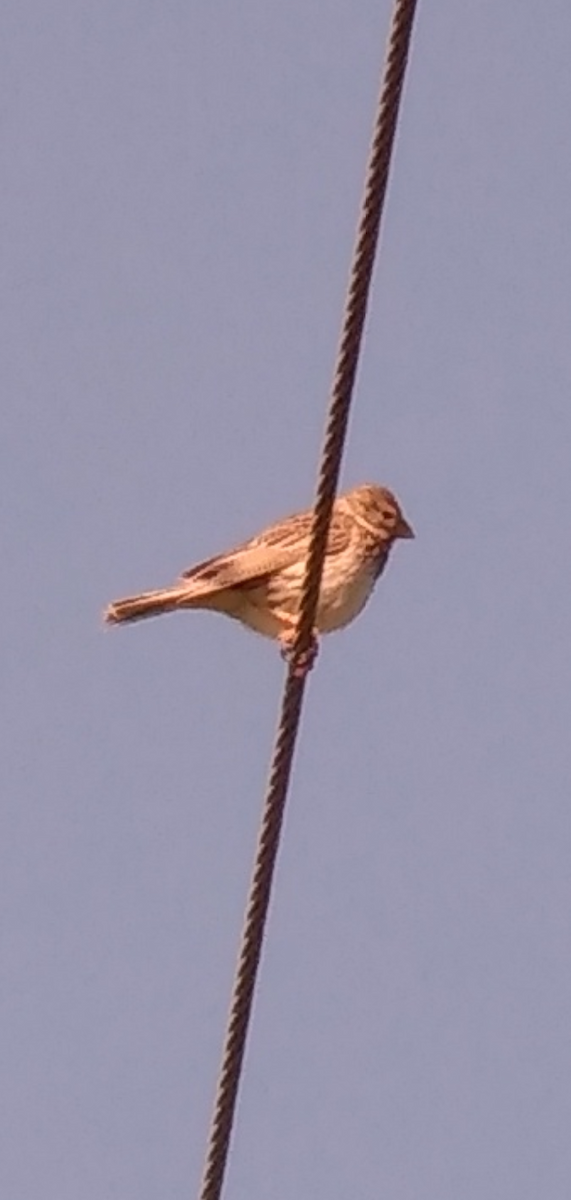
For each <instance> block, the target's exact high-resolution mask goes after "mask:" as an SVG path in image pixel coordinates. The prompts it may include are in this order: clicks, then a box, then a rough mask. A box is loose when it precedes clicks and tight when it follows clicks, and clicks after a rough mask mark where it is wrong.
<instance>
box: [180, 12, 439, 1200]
mask: <svg viewBox="0 0 571 1200" xmlns="http://www.w3.org/2000/svg"><path fill="white" fill-rule="evenodd" d="M415 10H416V0H395V4H394V8H393V16H392V23H391V31H390V35H389V42H388V48H387V57H386V63H385V70H384V74H383V82H382V88H381V94H380V98H379V104H378V110H377V117H376V122H375V128H374V134H373V141H372V145H371V151H370V155H369V163H368V167H367V176H366V182H365V194H364V198H363V203H362V207H361V216H360V220H359V228H358V233H357V241H356V245H355V250H354V254H353V263H352V267H351V274H350V279H349V286H348V292H347V300H346V305H345V313H344V318H343V327H342V332H341V339H340V343H339V349H338V354H337V362H336V366H335V375H334V378H333V387H332V392H331V400H330V406H329V413H328V418H327V426H326V431H325V439H324V445H323V450H322V455H321V465H320V470H319V479H318V485H317V492H316V499H315V508H314V514H313V525H312V533H311V541H310V546H309V550H308V556H307V563H306V569H305V578H304V583H303V591H302V599H301V607H300V617H299V623H298V629H297V634H296V640H295V644H294V647H293V650H292V654H291V660H290V664H289V669H288V673H287V677H286V682H285V688H284V693H283V699H282V705H281V711H280V718H279V723H278V730H277V734H276V741H275V746H274V753H273V757H272V764H271V768H270V776H269V780H268V786H267V791H266V797H265V802H264V808H263V814H262V822H261V827H260V833H259V838H258V846H257V852H256V859H255V865H254V871H253V876H252V881H251V885H250V894H249V898H248V904H247V908H246V916H245V922H244V930H243V934H242V941H241V945H240V951H239V955H238V964H237V969H236V977H235V982H234V989H233V994H232V999H231V1003H230V1014H229V1018H228V1027H227V1032H226V1041H225V1045H224V1050H223V1055H222V1066H221V1070H220V1075H219V1079H218V1086H217V1091H216V1097H215V1102H214V1110H213V1116H212V1124H211V1129H210V1137H209V1143H208V1148H207V1153H206V1158H205V1166H204V1173H203V1178H202V1185H201V1191H200V1200H219V1197H220V1195H221V1191H222V1185H223V1181H224V1172H225V1168H226V1161H227V1157H228V1148H229V1144H230V1137H231V1133H232V1125H233V1120H234V1112H235V1107H236V1098H237V1094H238V1086H239V1083H240V1075H241V1070H242V1062H243V1058H244V1049H245V1045H246V1038H247V1033H248V1025H249V1020H250V1013H251V1009H252V1001H253V997H254V989H255V985H256V977H257V972H258V966H259V962H260V955H261V950H262V942H263V938H264V929H265V924H266V918H267V913H268V906H269V901H270V894H271V887H272V879H273V873H274V866H275V862H276V856H277V851H278V845H279V839H280V832H281V827H282V821H283V815H284V809H285V802H286V798H287V792H288V786H289V780H290V775H291V768H292V763H293V756H294V751H295V743H296V738H297V731H298V726H299V720H300V716H301V708H302V703H303V695H304V691H305V681H306V675H305V673H304V671H303V670H300V665H301V664H303V662H304V659H306V658H307V654H308V652H309V649H310V646H311V642H312V630H313V623H314V619H315V612H316V608H317V600H318V595H319V586H320V582H321V573H322V569H323V560H324V557H325V547H326V543H327V534H328V531H329V524H330V520H331V509H332V507H333V502H334V499H335V494H336V490H337V481H338V478H339V471H340V467H341V458H342V455H343V448H344V443H345V437H346V432H347V423H348V419H349V410H350V406H351V399H352V394H353V385H354V382H355V375H356V372H357V365H358V361H359V351H360V348H361V341H362V337H363V329H364V325H365V317H366V312H367V303H368V299H369V291H370V284H371V276H372V272H373V265H374V261H375V252H376V248H377V242H378V237H379V228H380V222H381V216H382V212H383V207H384V200H385V193H386V188H387V180H388V174H389V167H390V162H391V155H392V150H393V144H394V138H395V130H396V124H397V117H398V113H399V107H400V100H401V92H402V85H403V80H404V74H405V70H406V64H407V59H408V52H409V47H410V40H411V34H412V26H413V22H414V15H415Z"/></svg>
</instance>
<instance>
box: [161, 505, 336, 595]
mask: <svg viewBox="0 0 571 1200" xmlns="http://www.w3.org/2000/svg"><path fill="white" fill-rule="evenodd" d="M312 521H313V513H312V512H304V513H296V514H294V515H293V516H291V517H286V518H285V520H284V521H280V522H278V523H277V524H275V525H272V526H270V527H269V528H268V529H266V530H264V532H263V533H260V534H258V536H257V537H254V538H251V539H250V541H248V542H243V543H242V545H241V546H236V547H235V548H234V549H233V550H229V551H228V552H227V553H226V554H218V555H215V557H214V558H207V559H205V561H204V562H200V563H197V564H196V566H194V567H189V569H188V570H187V571H183V574H182V576H181V579H184V580H185V582H187V583H188V584H189V585H191V586H189V591H190V592H191V594H192V595H193V596H200V595H207V594H208V593H211V592H217V591H220V590H222V589H225V588H232V587H240V586H241V585H243V584H251V583H252V582H253V581H254V580H258V579H259V580H260V581H261V580H262V579H264V578H266V577H267V576H268V575H272V574H273V573H274V572H275V571H281V570H283V569H284V567H288V566H290V565H291V564H292V563H294V562H297V561H301V562H303V561H304V559H305V556H306V554H307V550H308V546H309V537H310V533H311V526H312ZM350 536H351V520H350V518H349V517H348V515H347V514H346V513H343V512H337V511H335V510H334V512H333V517H332V521H331V525H330V528H329V538H328V541H327V554H328V555H329V554H338V553H340V552H342V551H343V550H344V549H346V547H347V545H348V542H349V538H350Z"/></svg>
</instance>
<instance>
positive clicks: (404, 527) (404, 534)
mask: <svg viewBox="0 0 571 1200" xmlns="http://www.w3.org/2000/svg"><path fill="white" fill-rule="evenodd" d="M395 537H398V538H413V537H414V529H412V528H411V526H410V525H409V523H408V521H405V519H404V517H401V519H400V521H399V523H398V525H397V528H396V533H395Z"/></svg>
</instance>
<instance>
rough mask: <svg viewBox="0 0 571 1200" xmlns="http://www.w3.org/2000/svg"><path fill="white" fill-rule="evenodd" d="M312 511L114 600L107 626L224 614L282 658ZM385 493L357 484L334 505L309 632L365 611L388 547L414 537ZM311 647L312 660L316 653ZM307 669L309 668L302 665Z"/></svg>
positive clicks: (290, 635)
mask: <svg viewBox="0 0 571 1200" xmlns="http://www.w3.org/2000/svg"><path fill="white" fill-rule="evenodd" d="M312 519H313V510H311V509H310V510H309V511H308V512H302V513H295V514H294V515H293V516H290V517H286V518H285V520H283V521H279V522H277V524H275V525H269V526H268V528H267V529H264V530H263V532H262V533H260V534H258V535H257V537H254V538H252V539H251V540H250V541H248V542H244V543H243V544H242V545H240V546H236V548H235V549H234V550H229V551H228V553H226V554H218V555H216V556H215V557H214V558H209V559H206V561H205V562H201V563H197V565H196V566H194V567H190V568H189V570H188V571H184V572H183V574H182V575H181V577H180V578H179V579H178V580H177V581H176V583H174V584H173V585H172V587H168V588H161V589H159V590H158V591H154V592H142V593H141V594H140V595H138V596H128V597H126V598H125V599H123V600H115V601H114V602H113V603H112V604H110V605H109V607H108V608H107V609H106V611H105V620H106V621H107V622H108V623H109V624H111V625H116V624H122V623H124V622H128V621H139V620H140V619H142V618H143V617H155V616H158V615H159V614H160V613H167V612H173V611H174V610H175V609H185V608H202V609H211V610H213V611H215V612H221V613H225V614H226V616H228V617H233V618H234V619H235V620H238V621H241V622H242V623H243V624H244V625H247V626H249V628H250V629H254V630H255V631H256V632H257V633H261V634H264V635H265V636H266V637H270V638H277V639H278V640H279V642H280V643H281V646H282V651H283V652H284V655H285V656H286V657H287V655H288V650H289V649H290V648H291V646H292V643H293V640H294V638H295V633H296V624H297V615H298V609H299V601H300V595H301V587H302V583H303V579H304V571H305V561H306V556H307V550H308V545H309V536H310V533H311V525H312ZM412 537H414V533H413V531H412V529H411V527H410V525H409V524H408V523H407V521H405V519H404V517H403V515H402V513H401V510H400V507H399V504H398V501H397V499H396V498H395V496H393V494H392V492H390V491H389V490H388V488H384V487H379V486H378V485H377V484H362V485H361V486H360V487H356V488H353V489H352V491H349V492H345V493H344V494H343V495H341V496H338V497H337V499H336V500H335V503H334V506H333V513H332V518H331V525H330V528H329V536H328V540H327V549H326V553H325V561H324V565H323V575H322V579H321V588H320V592H319V601H318V605H317V613H316V616H315V634H318V633H330V632H331V631H332V630H334V629H341V628H342V626H344V625H348V624H349V622H350V621H352V620H353V619H354V617H356V616H358V614H359V613H360V612H361V610H362V609H363V608H364V606H365V604H366V603H367V600H368V599H369V596H370V595H371V592H372V590H373V588H374V586H375V583H376V581H377V579H378V578H379V575H380V574H381V572H382V571H383V569H384V567H385V564H386V562H387V559H388V557H389V552H390V549H391V546H392V544H393V542H394V541H395V540H396V539H397V538H412ZM316 645H317V643H316V641H315V637H314V647H313V651H312V654H311V660H312V659H313V657H314V655H315V650H316ZM308 665H311V663H310V662H309V663H308V664H306V668H307V666H308Z"/></svg>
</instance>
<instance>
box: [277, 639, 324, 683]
mask: <svg viewBox="0 0 571 1200" xmlns="http://www.w3.org/2000/svg"><path fill="white" fill-rule="evenodd" d="M318 650H319V645H318V642H317V638H316V636H315V634H314V633H313V634H312V635H311V641H310V643H309V646H308V647H307V650H302V651H301V652H300V653H297V654H296V652H295V634H294V635H288V636H287V637H283V638H282V643H281V656H282V658H283V659H285V661H286V663H287V664H288V666H290V667H291V670H292V674H293V676H294V678H295V679H304V678H305V676H306V675H307V674H308V673H309V672H310V671H311V670H312V668H313V666H314V665H315V660H316V658H317V653H318Z"/></svg>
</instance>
